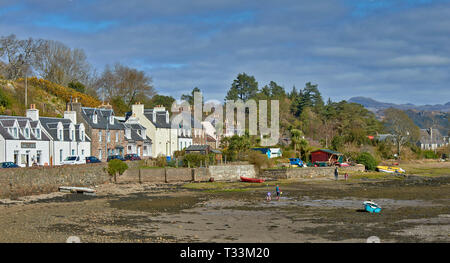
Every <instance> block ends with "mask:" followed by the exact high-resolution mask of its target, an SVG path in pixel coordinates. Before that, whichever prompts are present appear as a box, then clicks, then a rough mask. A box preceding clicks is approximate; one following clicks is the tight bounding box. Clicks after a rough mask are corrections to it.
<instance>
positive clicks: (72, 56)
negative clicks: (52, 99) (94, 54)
mask: <svg viewBox="0 0 450 263" xmlns="http://www.w3.org/2000/svg"><path fill="white" fill-rule="evenodd" d="M35 68H36V71H37V72H38V73H39V74H40V75H41V77H43V78H45V79H47V80H49V81H51V82H54V83H57V84H60V85H63V86H67V85H68V84H69V83H70V82H73V81H78V82H81V83H87V82H88V79H89V74H90V70H91V66H90V64H89V63H88V62H87V57H86V54H85V53H84V51H83V50H82V49H76V48H75V49H71V48H69V47H67V46H66V45H64V44H63V43H60V42H58V41H52V40H47V41H45V45H44V48H43V50H42V51H41V52H39V53H38V54H37V56H36V59H35Z"/></svg>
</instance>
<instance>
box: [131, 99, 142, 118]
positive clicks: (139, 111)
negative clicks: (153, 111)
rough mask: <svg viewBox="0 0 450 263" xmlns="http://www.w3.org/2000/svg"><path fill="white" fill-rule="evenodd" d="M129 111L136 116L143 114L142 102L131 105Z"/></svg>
mask: <svg viewBox="0 0 450 263" xmlns="http://www.w3.org/2000/svg"><path fill="white" fill-rule="evenodd" d="M131 112H132V113H133V114H135V115H137V116H139V115H143V114H144V104H141V103H140V102H138V103H137V104H133V105H131Z"/></svg>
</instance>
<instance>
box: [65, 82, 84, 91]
mask: <svg viewBox="0 0 450 263" xmlns="http://www.w3.org/2000/svg"><path fill="white" fill-rule="evenodd" d="M67 86H68V87H69V88H71V89H74V90H76V91H78V92H80V93H85V92H86V86H84V85H83V83H81V82H78V81H71V82H69V84H68V85H67Z"/></svg>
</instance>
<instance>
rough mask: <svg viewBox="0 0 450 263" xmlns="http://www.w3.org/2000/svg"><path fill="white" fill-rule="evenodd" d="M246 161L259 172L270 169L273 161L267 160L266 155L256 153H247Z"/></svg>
mask: <svg viewBox="0 0 450 263" xmlns="http://www.w3.org/2000/svg"><path fill="white" fill-rule="evenodd" d="M247 161H248V162H249V163H251V164H253V165H254V166H255V168H256V170H257V171H258V172H259V171H260V170H261V169H264V168H270V167H272V166H273V165H274V161H273V160H271V159H269V158H268V157H267V155H266V154H263V153H261V152H258V151H249V152H248V154H247Z"/></svg>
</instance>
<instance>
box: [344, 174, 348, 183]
mask: <svg viewBox="0 0 450 263" xmlns="http://www.w3.org/2000/svg"><path fill="white" fill-rule="evenodd" d="M344 178H345V181H347V178H348V173H345V175H344Z"/></svg>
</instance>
